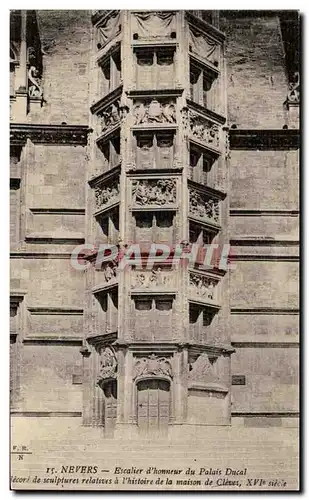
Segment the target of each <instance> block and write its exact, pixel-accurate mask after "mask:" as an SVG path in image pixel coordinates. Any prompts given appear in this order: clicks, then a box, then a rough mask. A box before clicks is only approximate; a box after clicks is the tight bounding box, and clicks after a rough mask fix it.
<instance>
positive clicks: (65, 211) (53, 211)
mask: <svg viewBox="0 0 309 500" xmlns="http://www.w3.org/2000/svg"><path fill="white" fill-rule="evenodd" d="M29 210H30V212H31V213H32V214H34V215H85V209H84V208H30V209H29Z"/></svg>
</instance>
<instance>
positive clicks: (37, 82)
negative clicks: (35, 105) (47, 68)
mask: <svg viewBox="0 0 309 500" xmlns="http://www.w3.org/2000/svg"><path fill="white" fill-rule="evenodd" d="M28 80H29V84H28V94H29V97H42V95H43V90H42V87H41V78H40V75H39V71H38V70H37V69H36V67H35V66H30V68H29V71H28Z"/></svg>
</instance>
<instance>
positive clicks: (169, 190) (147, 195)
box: [132, 179, 176, 206]
mask: <svg viewBox="0 0 309 500" xmlns="http://www.w3.org/2000/svg"><path fill="white" fill-rule="evenodd" d="M132 194H133V204H134V205H140V206H144V205H171V204H174V203H176V180H175V179H151V180H141V181H134V182H133V183H132Z"/></svg>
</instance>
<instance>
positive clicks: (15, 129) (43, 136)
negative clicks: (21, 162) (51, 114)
mask: <svg viewBox="0 0 309 500" xmlns="http://www.w3.org/2000/svg"><path fill="white" fill-rule="evenodd" d="M90 131H91V129H89V128H88V127H86V126H83V125H41V124H36V123H35V124H34V123H27V124H23V125H20V124H17V123H11V124H10V144H11V146H18V145H21V146H23V145H24V144H25V143H26V141H27V139H30V140H31V142H33V143H34V144H40V143H41V144H45V143H48V144H74V145H80V146H86V145H87V135H88V133H89V132H90Z"/></svg>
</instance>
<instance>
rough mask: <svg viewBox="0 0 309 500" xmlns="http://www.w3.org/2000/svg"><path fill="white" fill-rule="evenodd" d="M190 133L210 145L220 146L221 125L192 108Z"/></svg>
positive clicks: (217, 147)
mask: <svg viewBox="0 0 309 500" xmlns="http://www.w3.org/2000/svg"><path fill="white" fill-rule="evenodd" d="M189 133H190V134H191V136H193V138H194V137H196V139H198V140H199V141H202V142H206V143H207V145H209V146H210V147H214V148H216V149H219V147H220V127H219V125H217V124H216V123H213V122H211V121H210V120H207V118H204V117H203V116H201V115H198V114H196V113H194V112H193V111H191V110H190V112H189Z"/></svg>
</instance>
